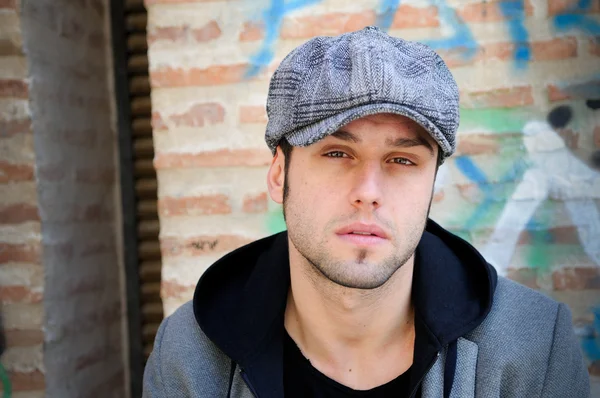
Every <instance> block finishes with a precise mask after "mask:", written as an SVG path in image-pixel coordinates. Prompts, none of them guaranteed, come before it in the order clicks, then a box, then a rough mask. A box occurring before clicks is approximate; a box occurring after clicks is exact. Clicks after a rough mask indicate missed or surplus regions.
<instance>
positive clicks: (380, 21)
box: [377, 0, 400, 32]
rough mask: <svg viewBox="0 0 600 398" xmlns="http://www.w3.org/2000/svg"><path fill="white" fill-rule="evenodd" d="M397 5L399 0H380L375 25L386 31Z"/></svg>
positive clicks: (392, 19)
mask: <svg viewBox="0 0 600 398" xmlns="http://www.w3.org/2000/svg"><path fill="white" fill-rule="evenodd" d="M399 6H400V0H382V2H381V6H380V8H379V16H378V18H377V26H379V27H380V28H381V29H383V30H385V31H386V32H387V31H388V30H389V29H390V27H391V26H392V23H393V22H394V15H395V14H396V10H397V9H398V7H399Z"/></svg>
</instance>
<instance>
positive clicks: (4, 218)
mask: <svg viewBox="0 0 600 398" xmlns="http://www.w3.org/2000/svg"><path fill="white" fill-rule="evenodd" d="M28 221H40V215H39V212H38V208H37V206H32V205H29V204H26V203H17V204H13V205H9V206H0V224H21V223H24V222H28Z"/></svg>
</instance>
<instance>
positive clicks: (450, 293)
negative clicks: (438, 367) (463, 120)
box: [193, 220, 497, 398]
mask: <svg viewBox="0 0 600 398" xmlns="http://www.w3.org/2000/svg"><path fill="white" fill-rule="evenodd" d="M496 283H497V274H496V271H495V270H494V268H493V267H492V266H491V265H489V264H488V263H487V262H486V261H485V260H484V259H483V257H482V256H481V255H480V254H479V253H478V252H477V250H475V248H473V246H471V245H470V244H469V243H467V242H466V241H464V240H463V239H461V238H459V237H457V236H455V235H453V234H451V233H449V232H448V231H446V230H444V229H443V228H441V227H440V226H439V225H438V224H436V223H435V222H433V221H431V220H428V222H427V226H426V229H425V232H424V234H423V237H422V238H421V241H420V242H419V245H418V247H417V249H416V255H415V267H414V275H413V289H412V295H413V303H414V307H415V331H416V338H415V347H414V362H413V365H412V370H411V376H410V391H411V394H410V396H411V397H412V396H418V395H419V387H420V384H421V381H422V380H423V377H424V376H425V374H426V373H427V371H428V370H429V368H430V367H431V366H432V365H433V363H434V362H435V359H436V358H437V356H438V355H439V353H440V351H441V350H442V349H443V348H444V347H447V348H448V351H447V352H448V354H447V356H446V365H445V371H444V396H445V397H448V396H449V394H450V390H451V388H452V381H453V379H454V370H455V366H456V340H457V339H458V338H459V337H461V336H463V335H465V334H466V333H468V332H470V331H471V330H473V329H474V328H476V327H477V326H478V325H479V324H480V323H481V322H482V321H483V320H484V319H485V317H486V316H487V314H488V312H489V311H490V309H491V306H492V298H493V296H494V290H495V288H496ZM289 286H290V271H289V254H288V240H287V233H286V232H282V233H280V234H277V235H273V236H270V237H268V238H265V239H261V240H259V241H256V242H254V243H251V244H249V245H246V246H243V247H241V248H239V249H238V250H235V251H233V252H231V253H229V254H228V255H226V256H225V257H223V258H222V259H220V260H219V261H217V262H216V263H215V264H213V265H212V266H211V267H210V268H209V269H208V270H207V271H206V272H205V273H204V275H203V276H202V278H201V279H200V282H199V283H198V285H197V287H196V291H195V294H194V300H193V304H194V314H195V317H196V321H197V322H198V325H199V326H200V328H201V329H202V331H203V332H204V333H205V334H206V335H207V336H208V337H209V338H210V339H211V340H212V341H213V342H214V344H215V345H216V346H217V347H219V348H220V349H221V350H222V351H223V352H224V353H225V354H226V355H228V356H229V357H230V358H231V359H232V361H233V363H237V364H238V365H239V367H240V368H241V369H242V372H243V373H242V376H243V378H244V380H245V381H246V383H247V384H248V387H249V388H250V390H251V391H252V392H253V393H254V395H255V396H257V397H260V398H268V397H273V398H276V397H277V398H279V397H283V337H284V332H285V330H284V312H285V305H286V300H287V294H288V290H289Z"/></svg>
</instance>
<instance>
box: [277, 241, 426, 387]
mask: <svg viewBox="0 0 600 398" xmlns="http://www.w3.org/2000/svg"><path fill="white" fill-rule="evenodd" d="M298 255H299V254H298V253H294V252H293V249H291V250H290V275H291V286H290V291H289V294H288V301H287V306H286V312H285V327H286V330H287V331H288V333H289V334H290V336H291V337H292V339H293V340H294V341H295V342H296V344H297V345H298V347H299V348H300V350H301V351H302V353H303V354H304V356H306V357H307V358H308V359H309V360H310V361H311V363H312V365H313V366H315V367H316V368H317V369H318V370H319V371H321V373H324V374H325V375H327V376H328V377H330V378H332V379H334V380H336V381H338V382H340V383H342V384H344V385H346V386H348V387H351V388H355V389H361V390H364V389H369V388H374V387H376V386H379V385H382V384H385V383H386V382H388V381H391V380H393V379H394V378H396V377H397V376H399V375H400V374H402V373H404V372H405V371H406V370H407V369H408V368H409V367H410V365H411V364H412V359H413V348H414V312H413V308H412V303H411V286H412V273H413V266H414V257H411V258H410V259H409V261H407V262H406V264H404V265H403V266H402V267H401V268H400V269H399V270H398V271H396V273H395V274H394V275H393V276H392V277H391V278H390V279H389V280H388V281H387V282H386V283H385V284H384V285H383V286H381V287H379V288H377V289H371V290H362V289H351V288H346V287H343V286H340V285H338V284H335V283H334V282H332V281H330V280H329V279H327V278H326V277H324V276H323V275H322V274H321V273H319V271H317V270H316V269H314V267H313V266H312V265H310V264H309V263H308V261H306V259H304V258H303V257H302V258H299V256H298Z"/></svg>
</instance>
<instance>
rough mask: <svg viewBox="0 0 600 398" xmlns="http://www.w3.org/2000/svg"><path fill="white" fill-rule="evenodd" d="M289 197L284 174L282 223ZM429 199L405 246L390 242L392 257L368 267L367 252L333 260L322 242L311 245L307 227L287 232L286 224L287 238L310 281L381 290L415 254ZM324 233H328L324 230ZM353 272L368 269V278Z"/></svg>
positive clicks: (312, 242) (287, 210)
mask: <svg viewBox="0 0 600 398" xmlns="http://www.w3.org/2000/svg"><path fill="white" fill-rule="evenodd" d="M289 195H290V189H289V186H288V178H287V170H286V173H285V177H284V185H283V217H284V220H285V221H286V223H287V217H286V212H289V211H290V209H289ZM432 199H433V192H432V195H431V198H430V200H429V205H428V208H427V212H426V216H425V217H424V219H423V220H422V222H421V223H420V226H418V227H416V228H413V229H411V230H410V231H407V235H406V236H404V237H402V238H403V240H404V242H405V244H404V245H401V243H400V242H398V241H397V240H396V241H394V242H392V244H393V251H392V254H390V255H389V256H387V257H386V258H384V259H382V260H380V261H379V262H378V263H372V264H370V263H368V257H369V251H368V250H366V249H358V250H355V253H356V255H355V257H354V258H355V260H354V261H352V262H351V263H350V264H349V263H348V261H336V260H334V259H333V256H331V255H330V254H329V253H328V251H327V249H326V247H325V246H326V245H325V244H324V243H323V242H321V243H320V244H317V245H315V244H314V241H315V236H314V235H310V234H309V233H307V232H308V231H310V230H311V228H310V226H306V225H304V226H303V225H299V226H298V227H299V228H292V229H290V228H289V224H288V236H289V239H290V241H291V242H292V244H293V245H294V247H295V248H296V250H297V251H298V253H299V254H300V255H301V256H302V257H303V259H304V260H305V262H306V263H307V264H310V266H311V268H312V269H311V270H308V271H309V274H311V275H309V276H312V277H314V278H319V277H325V278H326V279H327V280H329V281H330V282H332V283H334V284H336V285H339V286H342V287H345V288H351V289H362V290H372V289H377V288H380V287H382V286H383V285H384V284H385V283H386V282H387V281H388V280H390V279H391V278H392V276H393V275H394V274H395V273H396V272H397V271H398V270H399V269H400V268H402V267H403V266H404V265H405V264H406V263H407V262H408V261H409V260H410V259H411V257H412V256H413V254H414V253H415V250H416V248H417V245H418V243H419V241H420V240H421V236H422V235H423V231H424V230H425V225H426V221H427V218H428V217H429V211H430V209H431V203H432ZM390 229H392V228H390ZM325 230H328V229H327V228H325ZM392 230H393V229H392ZM395 236H397V235H395ZM403 246H404V247H403ZM356 268H360V269H363V270H364V269H366V268H368V269H369V271H368V275H357V274H356V273H353V272H349V271H348V270H350V269H354V270H355V269H356ZM310 271H313V272H310ZM314 271H316V272H314Z"/></svg>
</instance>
